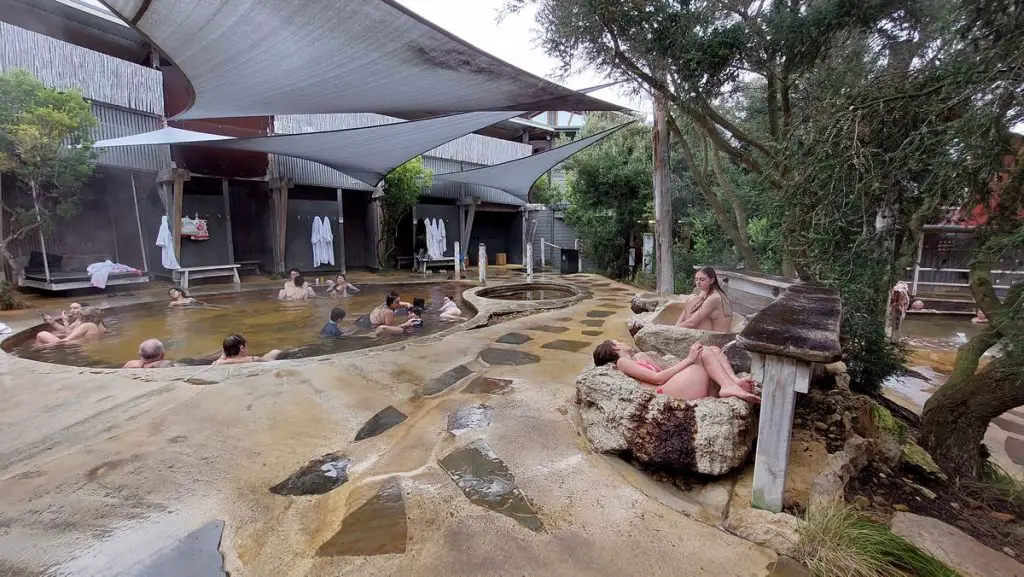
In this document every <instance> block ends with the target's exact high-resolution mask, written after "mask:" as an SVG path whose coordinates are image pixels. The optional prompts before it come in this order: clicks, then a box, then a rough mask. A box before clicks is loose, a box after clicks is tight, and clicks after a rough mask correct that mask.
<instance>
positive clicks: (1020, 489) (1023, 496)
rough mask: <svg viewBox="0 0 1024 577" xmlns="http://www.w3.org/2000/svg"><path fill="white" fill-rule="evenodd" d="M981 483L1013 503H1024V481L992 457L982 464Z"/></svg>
mask: <svg viewBox="0 0 1024 577" xmlns="http://www.w3.org/2000/svg"><path fill="white" fill-rule="evenodd" d="M981 483H982V484H983V485H985V486H987V487H988V488H990V489H991V490H993V491H995V492H996V494H998V495H999V496H1000V497H1002V498H1004V499H1006V500H1007V501H1010V502H1011V503H1015V504H1017V505H1022V504H1024V481H1021V480H1020V479H1018V478H1017V477H1014V476H1013V475H1011V474H1010V473H1008V472H1006V469H1003V468H1002V467H1000V466H999V465H998V464H997V463H996V462H995V461H992V460H991V459H986V460H985V462H984V463H982V464H981Z"/></svg>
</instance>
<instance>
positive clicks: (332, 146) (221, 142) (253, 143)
mask: <svg viewBox="0 0 1024 577" xmlns="http://www.w3.org/2000/svg"><path fill="white" fill-rule="evenodd" d="M517 114H520V112H515V111H502V112H469V113H466V114H454V115H450V116H440V117H436V118H427V119H424V120H412V121H408V122H394V123H391V124H381V125H377V126H366V127H362V128H349V129H345V130H331V131H327V132H305V133H298V134H275V135H272V136H255V137H248V138H231V137H227V136H218V135H213V134H206V133H203V132H193V131H191V130H180V129H177V128H164V129H161V130H156V131H153V132H147V133H144V134H136V135H133V136H128V137H125V138H116V139H112V140H104V141H100V142H97V143H96V144H95V145H94V146H96V147H99V148H107V147H111V146H129V145H139V144H202V145H204V146H213V147H218V148H232V149H236V150H251V151H254V152H268V153H273V154H282V155H286V156H294V157H296V158H304V159H306V160H312V161H314V162H319V163H321V164H324V165H326V166H329V167H331V168H333V169H335V170H337V171H339V172H343V173H345V174H347V175H349V176H351V177H352V178H355V179H357V180H360V181H362V182H365V183H366V184H369V185H370V186H376V185H377V184H378V183H380V181H381V180H382V179H383V178H384V175H386V174H387V173H389V172H391V171H392V170H394V169H395V168H397V167H398V166H399V165H401V164H402V163H404V162H405V161H407V160H409V159H411V158H415V157H416V156H418V155H420V154H423V153H424V152H427V151H428V150H431V149H433V148H436V147H437V146H439V145H441V144H444V143H446V142H449V141H451V140H454V139H456V138H459V137H460V136H464V135H466V134H469V133H471V132H473V131H475V130H479V129H481V128H483V127H485V126H489V125H491V124H494V123H495V122H501V121H502V120H506V119H509V118H512V117H513V116H516V115H517Z"/></svg>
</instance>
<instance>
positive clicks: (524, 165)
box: [434, 120, 636, 198]
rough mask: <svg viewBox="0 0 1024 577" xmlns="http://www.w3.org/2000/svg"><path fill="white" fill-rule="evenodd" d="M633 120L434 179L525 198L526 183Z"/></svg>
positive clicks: (529, 185) (528, 183)
mask: <svg viewBox="0 0 1024 577" xmlns="http://www.w3.org/2000/svg"><path fill="white" fill-rule="evenodd" d="M633 122H636V121H635V120H634V121H632V122H626V123H624V124H620V125H618V126H615V127H612V128H609V129H608V130H605V131H603V132H598V133H597V134H593V135H591V136H588V137H586V138H581V139H579V140H576V141H574V142H571V143H569V144H566V145H563V146H559V147H558V148H552V149H551V150H546V151H544V152H541V153H538V154H534V155H533V156H527V157H526V158H520V159H518V160H511V161H509V162H504V163H502V164H495V165H494V166H485V167H483V168H474V169H473V170H464V171H461V172H447V173H444V174H435V175H434V180H447V181H449V182H462V183H465V184H478V185H480V186H490V187H493V188H497V189H500V190H504V191H506V192H509V193H511V194H513V195H515V196H518V197H519V198H526V197H527V195H528V194H529V192H530V187H531V186H533V183H534V182H536V181H537V179H538V178H540V177H541V176H542V175H543V174H544V173H545V172H547V171H549V170H551V169H552V168H554V167H555V166H558V164H559V163H561V162H562V161H564V160H565V159H567V158H569V157H570V156H572V155H574V154H576V153H577V152H579V151H581V150H583V149H584V148H586V147H588V146H591V145H593V144H596V143H598V142H600V141H601V140H602V139H604V138H606V137H608V136H611V135H612V134H614V133H615V132H617V131H618V130H621V129H622V128H624V127H626V126H629V125H630V124H633Z"/></svg>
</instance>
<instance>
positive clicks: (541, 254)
mask: <svg viewBox="0 0 1024 577" xmlns="http://www.w3.org/2000/svg"><path fill="white" fill-rule="evenodd" d="M544 244H545V243H544V237H543V236H542V237H540V268H544V267H545V266H547V263H546V262H545V261H544V251H546V250H547V247H545V246H544Z"/></svg>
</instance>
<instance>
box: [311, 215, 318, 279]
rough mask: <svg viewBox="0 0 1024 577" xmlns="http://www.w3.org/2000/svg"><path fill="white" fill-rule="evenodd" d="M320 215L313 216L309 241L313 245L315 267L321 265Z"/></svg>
mask: <svg viewBox="0 0 1024 577" xmlns="http://www.w3.org/2000/svg"><path fill="white" fill-rule="evenodd" d="M320 228H321V227H320V217H319V216H315V217H313V231H312V233H310V235H309V243H310V244H311V245H312V246H313V267H314V268H315V267H318V266H320Z"/></svg>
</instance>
